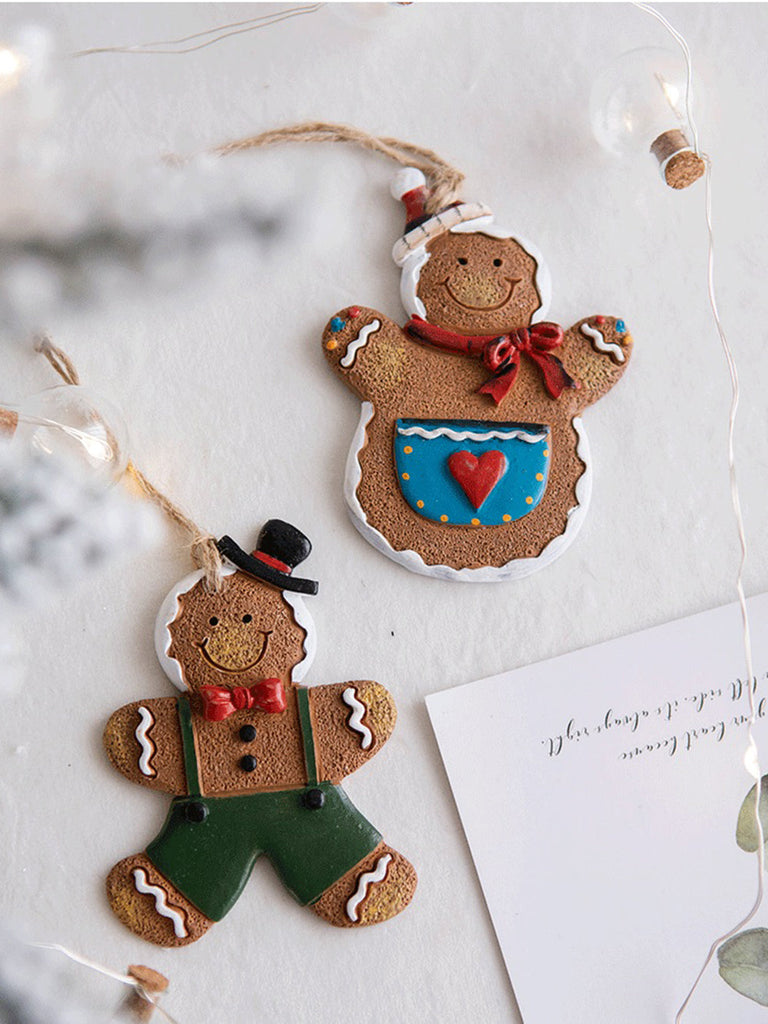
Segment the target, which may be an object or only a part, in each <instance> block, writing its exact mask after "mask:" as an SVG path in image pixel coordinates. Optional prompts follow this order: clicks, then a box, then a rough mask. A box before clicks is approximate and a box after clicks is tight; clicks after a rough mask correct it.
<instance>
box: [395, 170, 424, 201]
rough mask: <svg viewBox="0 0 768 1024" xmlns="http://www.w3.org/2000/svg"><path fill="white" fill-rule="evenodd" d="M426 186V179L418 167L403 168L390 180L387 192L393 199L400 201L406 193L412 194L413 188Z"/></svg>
mask: <svg viewBox="0 0 768 1024" xmlns="http://www.w3.org/2000/svg"><path fill="white" fill-rule="evenodd" d="M426 184H427V179H426V178H425V177H424V175H423V174H422V173H421V171H420V170H419V169H418V167H404V168H403V169H402V170H401V171H398V172H397V174H396V175H395V176H394V178H393V179H392V183H391V185H390V186H389V191H390V192H391V193H392V198H393V199H402V198H403V196H404V195H406V194H407V193H408V192H412V191H413V190H414V189H415V188H424V187H425V186H426Z"/></svg>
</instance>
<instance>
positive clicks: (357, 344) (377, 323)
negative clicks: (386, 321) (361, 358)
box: [339, 320, 381, 370]
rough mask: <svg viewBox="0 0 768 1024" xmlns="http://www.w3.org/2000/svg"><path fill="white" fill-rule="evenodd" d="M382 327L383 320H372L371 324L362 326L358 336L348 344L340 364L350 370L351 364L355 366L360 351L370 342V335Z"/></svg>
mask: <svg viewBox="0 0 768 1024" xmlns="http://www.w3.org/2000/svg"><path fill="white" fill-rule="evenodd" d="M380 327H381V320H371V322H370V323H369V324H366V325H365V327H363V328H362V330H361V331H360V333H359V334H358V336H357V337H356V338H353V339H352V341H350V343H349V345H348V346H347V352H346V355H345V356H344V358H343V359H342V360H341V361H340V363H339V365H340V366H343V367H344V369H345V370H348V369H349V368H350V366H354V365H355V359H356V357H357V353H358V351H359V350H360V349H361V348H365V346H366V345H367V344H368V339H369V338H370V336H371V335H372V334H375V333H376V331H378V329H379V328H380Z"/></svg>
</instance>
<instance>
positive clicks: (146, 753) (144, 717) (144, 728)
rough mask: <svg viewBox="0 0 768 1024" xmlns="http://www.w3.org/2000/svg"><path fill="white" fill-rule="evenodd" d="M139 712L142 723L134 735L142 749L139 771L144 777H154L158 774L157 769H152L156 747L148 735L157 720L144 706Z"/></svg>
mask: <svg viewBox="0 0 768 1024" xmlns="http://www.w3.org/2000/svg"><path fill="white" fill-rule="evenodd" d="M138 712H139V718H140V719H141V721H140V722H139V724H138V725H137V726H136V729H135V731H134V733H133V735H134V736H135V737H136V740H137V741H138V744H139V746H140V747H141V756H140V757H139V771H140V772H141V774H142V775H148V776H150V777H152V776H153V775H156V774H157V772H156V771H155V769H154V768H153V767H152V758H153V757H154V756H155V750H156V747H155V744H154V743H153V742H152V740H151V739H149V737H148V736H147V733H148V732H149V730H150V729H151V728H152V726H153V725H154V724H155V719H154V716H153V715H152V712H151V711H150V710H149V708H145V707H144V706H143V705H142V706H141V707H140V708H139V709H138Z"/></svg>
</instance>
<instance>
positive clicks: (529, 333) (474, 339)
mask: <svg viewBox="0 0 768 1024" xmlns="http://www.w3.org/2000/svg"><path fill="white" fill-rule="evenodd" d="M405 331H406V332H407V333H408V334H409V335H410V336H411V337H413V338H416V339H417V340H418V341H426V342H427V343H428V344H430V345H434V346H435V347H436V348H442V349H445V350H446V351H448V352H463V353H464V354H466V355H469V356H474V357H475V358H477V359H482V361H483V365H484V366H485V367H486V368H487V369H489V370H490V371H491V372H492V373H493V376H492V377H491V378H490V379H489V380H487V381H486V382H485V384H483V385H482V386H481V387H479V388H478V389H477V390H478V393H479V394H482V395H490V396H491V398H492V399H493V400H494V402H495V403H496V405H498V404H499V403H500V402H501V401H502V399H503V398H504V397H505V396H506V395H507V393H508V392H509V390H510V388H511V387H512V385H513V384H514V383H515V379H516V378H517V371H518V370H519V369H520V357H521V355H524V356H526V357H527V358H528V359H530V360H531V361H532V362H534V363H536V365H537V366H538V367H539V369H540V370H541V372H542V375H543V377H544V387H545V388H546V390H547V394H548V395H550V397H552V398H559V397H560V395H561V394H562V393H563V391H564V389H565V388H577V387H578V386H579V385H578V382H577V381H575V380H574V379H573V377H571V375H570V374H569V373H568V372H567V371H566V369H565V367H564V366H563V364H562V363H561V362H560V360H559V359H558V358H557V356H553V355H552V349H555V348H558V346H560V345H562V343H563V329H562V327H560V326H559V324H553V323H547V322H543V323H539V324H532V325H531V326H530V327H518V328H516V329H515V330H512V331H509V332H508V333H507V334H503V335H501V336H499V337H495V338H489V337H488V335H487V334H474V335H468V334H455V333H454V332H453V331H449V330H446V329H445V328H444V327H436V326H435V325H434V324H429V323H427V321H426V320H422V319H421V317H417V316H414V317H411V319H410V320H409V321H408V323H407V324H406V325H405Z"/></svg>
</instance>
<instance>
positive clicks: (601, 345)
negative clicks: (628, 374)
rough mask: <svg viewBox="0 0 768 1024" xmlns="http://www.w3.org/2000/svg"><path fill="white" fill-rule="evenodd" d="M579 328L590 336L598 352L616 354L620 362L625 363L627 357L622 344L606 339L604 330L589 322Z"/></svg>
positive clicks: (593, 346)
mask: <svg viewBox="0 0 768 1024" xmlns="http://www.w3.org/2000/svg"><path fill="white" fill-rule="evenodd" d="M579 330H580V331H581V333H582V334H583V335H584V336H585V337H586V338H589V340H590V341H591V342H592V348H596V349H597V351H598V352H607V353H608V354H609V355H614V356H616V358H617V359H618V361H619V362H620V363H623V362H624V360H625V359H626V356H625V355H624V350H623V349H622V347H621V345H619V344H618V343H617V342H615V341H606V340H605V335H604V334H603V332H602V331H599V330H598V329H597V328H596V327H590V325H589V324H587V323H583V324H582V325H581V327H580V328H579Z"/></svg>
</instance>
